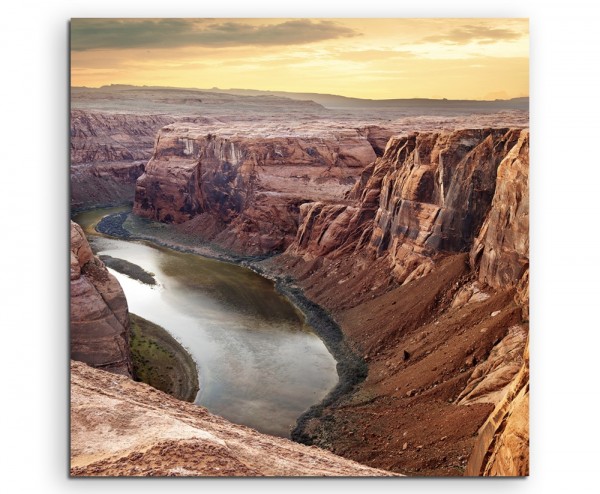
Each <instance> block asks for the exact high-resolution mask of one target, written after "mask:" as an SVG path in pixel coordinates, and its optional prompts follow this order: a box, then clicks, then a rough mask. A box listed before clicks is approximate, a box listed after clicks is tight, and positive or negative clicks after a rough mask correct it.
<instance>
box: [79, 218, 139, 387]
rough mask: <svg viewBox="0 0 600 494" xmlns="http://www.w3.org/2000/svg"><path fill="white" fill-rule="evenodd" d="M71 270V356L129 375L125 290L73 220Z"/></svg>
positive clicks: (95, 365)
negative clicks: (94, 251)
mask: <svg viewBox="0 0 600 494" xmlns="http://www.w3.org/2000/svg"><path fill="white" fill-rule="evenodd" d="M70 271H71V276H70V277H71V358H73V359H75V360H80V361H82V362H86V363H88V364H90V365H92V366H94V367H98V368H102V369H105V370H108V371H111V372H114V373H117V374H124V375H126V376H130V377H131V375H132V364H131V355H130V352H129V312H128V310H127V300H126V299H125V294H124V293H123V290H122V289H121V286H120V285H119V282H118V281H117V280H116V278H115V277H114V276H113V275H111V274H110V273H109V272H108V270H107V269H106V266H104V264H103V263H102V261H100V260H99V259H98V258H97V257H96V256H94V254H93V253H92V250H91V249H90V246H89V244H88V242H87V240H86V238H85V235H84V233H83V231H82V229H81V227H80V226H79V225H77V224H76V223H73V222H72V221H71V268H70Z"/></svg>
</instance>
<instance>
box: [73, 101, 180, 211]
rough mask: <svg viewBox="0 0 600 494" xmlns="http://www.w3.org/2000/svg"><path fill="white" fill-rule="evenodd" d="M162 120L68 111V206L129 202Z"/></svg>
mask: <svg viewBox="0 0 600 494" xmlns="http://www.w3.org/2000/svg"><path fill="white" fill-rule="evenodd" d="M172 121H173V118H172V117H168V116H165V115H135V114H114V113H104V112H84V111H81V110H73V111H72V112H71V206H72V207H74V208H85V207H92V206H105V205H114V204H119V203H124V202H127V201H132V200H133V193H134V186H135V181H136V180H137V178H138V177H139V176H140V175H141V174H142V173H143V171H144V165H145V163H146V162H147V160H148V159H149V158H150V156H151V155H152V149H153V147H154V139H155V136H156V132H157V131H158V129H160V128H161V127H162V126H163V125H166V124H168V123H170V122H172Z"/></svg>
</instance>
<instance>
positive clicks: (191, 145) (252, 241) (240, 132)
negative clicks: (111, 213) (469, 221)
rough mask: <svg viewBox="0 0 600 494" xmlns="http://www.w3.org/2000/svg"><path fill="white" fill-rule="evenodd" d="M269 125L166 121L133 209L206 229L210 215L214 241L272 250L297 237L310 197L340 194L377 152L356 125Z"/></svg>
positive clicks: (245, 249) (233, 246)
mask: <svg viewBox="0 0 600 494" xmlns="http://www.w3.org/2000/svg"><path fill="white" fill-rule="evenodd" d="M264 125H265V127H264V128H262V127H261V128H258V129H257V128H255V127H254V126H248V125H247V126H246V128H244V129H236V128H234V129H233V130H232V129H228V130H221V131H215V133H211V131H210V129H209V128H207V127H206V126H193V125H189V124H182V123H178V124H173V125H170V126H166V127H164V128H163V129H162V130H161V131H160V133H159V136H158V140H157V144H156V148H155V151H154V155H153V157H152V159H151V160H150V162H149V163H148V164H147V166H146V170H145V173H144V175H142V176H141V177H140V178H139V179H138V182H137V187H136V193H135V204H134V213H135V214H137V215H139V216H142V217H145V218H151V219H154V220H158V221H163V222H167V223H186V222H189V223H188V224H191V225H192V228H193V225H194V222H197V224H198V230H199V231H200V232H201V233H204V234H206V233H207V231H206V229H205V228H204V229H203V225H204V224H205V223H203V221H207V217H210V223H211V224H212V225H216V227H215V228H214V229H213V231H212V232H210V233H211V234H210V235H209V237H210V238H209V239H210V240H214V241H215V242H216V243H218V244H219V245H221V246H224V247H226V248H229V249H231V250H234V251H237V252H241V253H244V254H266V253H273V252H276V251H280V250H283V249H285V248H286V247H287V246H288V245H289V244H290V243H291V242H292V240H293V238H294V237H295V234H296V230H297V221H298V219H297V218H298V207H299V206H300V205H301V204H302V203H303V202H307V201H314V200H316V199H319V200H341V199H342V198H343V196H344V194H345V193H346V192H347V191H348V190H349V189H350V187H351V186H352V184H353V183H354V182H355V180H356V178H357V177H358V176H359V174H360V172H361V171H362V168H363V167H364V166H366V165H367V164H368V163H369V162H371V161H373V160H374V159H375V157H376V155H375V151H374V150H373V147H372V146H371V144H370V143H369V140H368V138H367V135H366V133H360V132H358V131H356V130H344V129H341V128H337V127H335V128H331V127H330V126H329V125H328V124H326V123H323V124H320V125H316V126H314V125H313V126H312V127H307V128H300V129H295V130H290V129H289V128H287V127H285V126H281V125H275V124H271V125H269V124H264Z"/></svg>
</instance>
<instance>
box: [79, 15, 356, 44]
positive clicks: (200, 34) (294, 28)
mask: <svg viewBox="0 0 600 494" xmlns="http://www.w3.org/2000/svg"><path fill="white" fill-rule="evenodd" d="M360 34H361V33H359V32H358V31H356V30H354V29H351V28H348V27H345V26H342V25H340V24H338V23H336V22H333V21H328V20H318V21H313V20H310V19H299V20H291V21H284V22H277V20H273V23H272V24H262V25H256V24H253V23H248V22H243V21H237V20H236V21H225V22H214V21H212V20H209V19H73V20H72V21H71V49H72V50H74V51H86V50H95V49H126V48H175V47H181V46H194V45H195V46H208V47H224V46H243V45H255V46H256V45H263V46H277V45H302V44H307V43H314V42H316V41H324V40H327V39H335V38H347V37H353V36H359V35H360Z"/></svg>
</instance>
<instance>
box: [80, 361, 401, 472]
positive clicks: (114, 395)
mask: <svg viewBox="0 0 600 494" xmlns="http://www.w3.org/2000/svg"><path fill="white" fill-rule="evenodd" d="M71 475H72V476H206V477H221V476H316V477H320V476H345V477H347V476H377V477H379V476H389V475H393V474H391V473H390V472H384V471H382V470H377V469H373V468H369V467H367V466H364V465H360V464H358V463H355V462H353V461H349V460H346V459H344V458H340V457H338V456H335V455H333V454H331V453H329V452H327V451H323V450H320V449H318V448H310V447H307V446H303V445H300V444H296V443H293V442H292V441H288V440H287V439H283V438H279V437H273V436H268V435H265V434H260V433H258V432H256V431H254V430H252V429H250V428H248V427H244V426H241V425H235V424H232V423H230V422H227V421H226V420H225V419H223V418H221V417H218V416H216V415H212V414H210V413H209V412H208V411H207V410H206V409H205V408H202V407H199V406H196V405H193V404H191V403H186V402H183V401H179V400H176V399H174V398H172V397H170V396H169V395H167V394H165V393H163V392H161V391H158V390H156V389H154V388H152V387H150V386H147V385H146V384H143V383H137V382H134V381H132V380H131V379H127V378H125V377H121V376H114V375H111V374H108V373H106V372H103V371H101V370H97V369H93V368H91V367H88V366H87V365H85V364H83V363H80V362H72V363H71Z"/></svg>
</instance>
